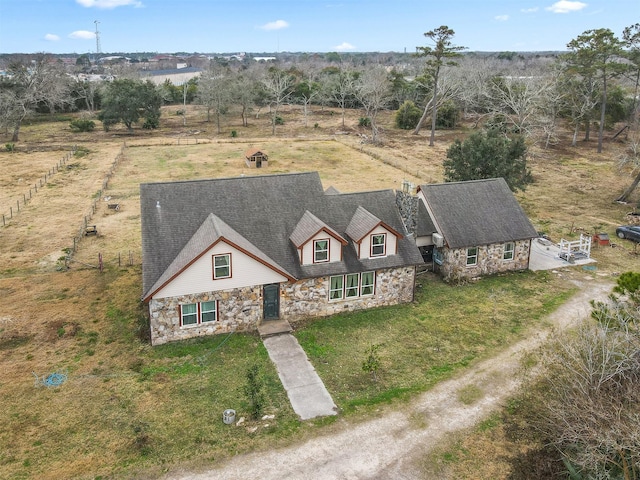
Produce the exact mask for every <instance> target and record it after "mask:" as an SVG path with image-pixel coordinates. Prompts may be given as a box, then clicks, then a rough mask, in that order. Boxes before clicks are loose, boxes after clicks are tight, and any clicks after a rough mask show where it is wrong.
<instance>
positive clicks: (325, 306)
mask: <svg viewBox="0 0 640 480" xmlns="http://www.w3.org/2000/svg"><path fill="white" fill-rule="evenodd" d="M140 203H141V224H142V269H143V274H142V276H143V278H142V281H143V295H142V298H143V300H144V302H146V303H147V304H148V308H149V316H150V330H151V342H152V344H153V345H158V344H162V343H166V342H169V341H174V340H181V339H187V338H191V337H197V336H203V335H211V334H218V333H227V332H233V331H250V330H254V329H256V328H257V327H258V326H259V325H261V324H262V322H268V321H270V320H276V319H282V320H287V321H289V322H295V321H297V320H301V319H305V318H310V317H321V316H328V315H332V314H335V313H339V312H344V311H352V310H359V309H366V308H373V307H378V306H383V305H393V304H397V303H403V302H410V301H412V300H413V295H414V284H415V274H416V266H418V265H421V264H422V263H423V261H422V256H421V255H420V251H419V250H418V247H417V246H416V244H415V240H414V239H413V238H412V237H410V236H409V235H407V232H406V229H405V226H404V223H403V221H402V218H401V216H400V214H399V211H398V208H397V206H396V197H395V193H394V191H393V190H380V191H368V192H358V193H340V192H338V191H337V190H335V189H328V190H327V191H324V190H323V187H322V183H321V181H320V176H319V174H318V173H317V172H312V173H296V174H279V175H261V176H253V177H252V176H243V177H236V178H222V179H208V180H192V181H177V182H166V183H147V184H142V185H141V186H140Z"/></svg>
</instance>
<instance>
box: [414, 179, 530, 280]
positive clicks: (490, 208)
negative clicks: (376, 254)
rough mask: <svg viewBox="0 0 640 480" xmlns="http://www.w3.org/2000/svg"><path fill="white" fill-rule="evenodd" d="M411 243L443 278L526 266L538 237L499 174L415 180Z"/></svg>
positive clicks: (452, 278)
mask: <svg viewBox="0 0 640 480" xmlns="http://www.w3.org/2000/svg"><path fill="white" fill-rule="evenodd" d="M417 196H418V199H419V202H418V208H417V222H416V227H415V236H416V244H417V246H418V247H419V248H420V250H421V252H422V254H423V257H424V258H425V260H431V261H432V262H433V266H434V269H435V270H436V271H439V272H440V274H441V275H442V276H443V277H444V278H445V279H446V280H453V281H457V280H462V279H467V278H474V277H478V276H481V275H488V274H494V273H500V272H505V271H510V270H526V269H527V268H528V267H529V257H530V254H531V241H532V239H534V238H536V237H537V236H538V234H537V232H536V230H535V228H534V227H533V225H532V224H531V222H530V221H529V219H528V217H527V215H526V214H525V213H524V211H523V210H522V207H521V206H520V204H519V203H518V201H517V199H516V198H515V196H514V195H513V193H512V192H511V190H510V189H509V186H508V185H507V182H506V181H505V180H504V179H502V178H493V179H488V180H474V181H467V182H451V183H438V184H428V185H420V186H418V189H417Z"/></svg>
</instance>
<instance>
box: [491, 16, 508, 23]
mask: <svg viewBox="0 0 640 480" xmlns="http://www.w3.org/2000/svg"><path fill="white" fill-rule="evenodd" d="M493 18H494V19H495V20H498V21H499V22H506V21H507V20H509V15H496V16H495V17H493Z"/></svg>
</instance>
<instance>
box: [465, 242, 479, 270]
mask: <svg viewBox="0 0 640 480" xmlns="http://www.w3.org/2000/svg"><path fill="white" fill-rule="evenodd" d="M477 264H478V247H470V248H467V267H471V266H473V265H477Z"/></svg>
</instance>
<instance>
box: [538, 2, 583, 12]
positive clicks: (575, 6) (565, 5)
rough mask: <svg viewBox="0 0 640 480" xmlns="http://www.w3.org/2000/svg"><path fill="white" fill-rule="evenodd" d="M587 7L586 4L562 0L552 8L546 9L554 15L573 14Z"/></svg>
mask: <svg viewBox="0 0 640 480" xmlns="http://www.w3.org/2000/svg"><path fill="white" fill-rule="evenodd" d="M586 6H587V4H586V3H582V2H573V1H571V0H560V1H559V2H556V3H554V4H553V5H551V6H550V7H547V8H545V10H549V11H550V12H553V13H571V12H577V11H580V10H582V9H583V8H585V7H586Z"/></svg>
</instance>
